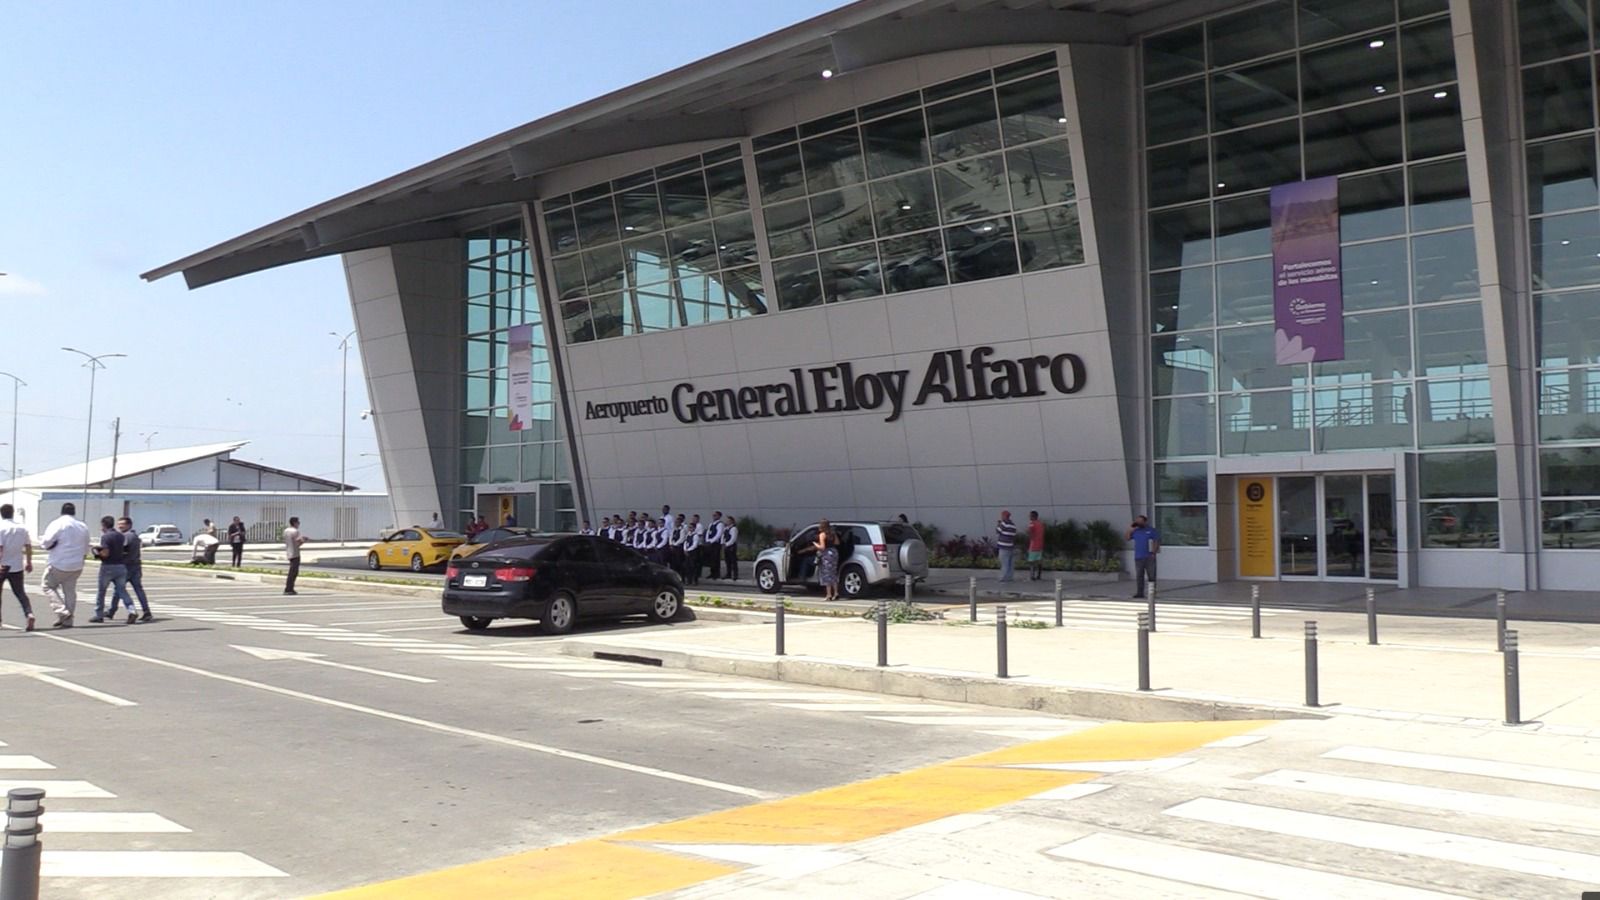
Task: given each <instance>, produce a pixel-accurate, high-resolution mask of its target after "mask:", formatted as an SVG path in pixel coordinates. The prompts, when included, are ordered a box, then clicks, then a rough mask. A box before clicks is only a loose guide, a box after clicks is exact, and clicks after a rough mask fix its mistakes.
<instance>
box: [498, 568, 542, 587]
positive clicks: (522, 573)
mask: <svg viewBox="0 0 1600 900" xmlns="http://www.w3.org/2000/svg"><path fill="white" fill-rule="evenodd" d="M535 571H537V570H536V569H534V567H533V566H506V567H505V568H503V569H495V570H494V577H495V578H496V579H498V580H499V581H500V582H502V583H505V582H508V581H532V580H533V573H534V572H535Z"/></svg>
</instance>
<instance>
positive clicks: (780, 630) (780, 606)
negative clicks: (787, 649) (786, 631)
mask: <svg viewBox="0 0 1600 900" xmlns="http://www.w3.org/2000/svg"><path fill="white" fill-rule="evenodd" d="M783 607H784V599H783V597H781V596H780V597H779V598H778V605H777V606H775V607H773V609H772V611H773V612H775V613H777V615H778V619H777V622H776V625H777V626H778V630H777V632H776V634H777V636H778V649H777V650H776V651H775V652H774V654H773V655H774V656H782V655H783Z"/></svg>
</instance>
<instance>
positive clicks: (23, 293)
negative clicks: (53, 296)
mask: <svg viewBox="0 0 1600 900" xmlns="http://www.w3.org/2000/svg"><path fill="white" fill-rule="evenodd" d="M47 293H49V292H48V291H46V290H45V289H44V285H43V284H41V283H40V282H37V281H34V280H33V279H32V278H27V277H24V276H22V275H18V274H16V273H14V272H13V273H11V274H8V275H4V276H0V297H43V296H44V295H45V294H47Z"/></svg>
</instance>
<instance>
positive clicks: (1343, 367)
mask: <svg viewBox="0 0 1600 900" xmlns="http://www.w3.org/2000/svg"><path fill="white" fill-rule="evenodd" d="M1430 312H1431V310H1430ZM1311 368H1312V377H1313V379H1314V380H1315V381H1316V383H1317V384H1319V385H1321V384H1339V383H1345V382H1347V381H1349V380H1351V379H1355V380H1360V381H1388V380H1391V379H1395V378H1409V377H1410V376H1411V314H1410V313H1409V312H1407V311H1406V310H1403V309H1399V310H1391V311H1389V312H1373V313H1357V314H1354V315H1346V316H1345V317H1344V359H1340V360H1330V361H1327V362H1318V363H1312V365H1311Z"/></svg>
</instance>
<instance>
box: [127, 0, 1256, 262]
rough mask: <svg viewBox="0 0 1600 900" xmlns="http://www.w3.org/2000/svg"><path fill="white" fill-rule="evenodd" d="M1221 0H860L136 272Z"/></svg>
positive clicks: (723, 133)
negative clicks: (922, 70)
mask: <svg viewBox="0 0 1600 900" xmlns="http://www.w3.org/2000/svg"><path fill="white" fill-rule="evenodd" d="M1234 5H1238V4H1237V2H1227V0H1178V2H1174V0H857V2H855V3H851V4H849V5H847V6H844V7H842V8H840V9H837V10H834V11H832V12H829V13H825V14H823V15H821V16H817V17H814V18H812V19H808V20H806V21H804V22H800V23H798V24H796V25H792V26H790V27H788V28H785V29H782V30H780V31H776V32H773V33H772V34H769V35H767V36H765V37H761V38H757V39H756V40H753V41H749V42H747V43H744V44H741V45H739V46H737V47H734V48H732V49H729V50H725V51H723V52H721V53H717V54H714V55H712V56H709V57H706V58H705V59H702V60H699V61H698V62H694V63H690V64H689V65H686V66H682V67H680V68H677V69H674V70H672V71H669V72H666V73H664V74H662V75H658V76H656V77H654V78H651V79H648V80H646V81H643V82H640V83H638V84H635V85H632V86H630V87H626V88H622V89H620V90H617V91H613V92H611V93H609V94H604V95H602V96H600V97H597V98H595V99H593V100H590V101H587V102H585V103H581V104H579V105H577V106H574V107H570V108H568V109H565V110H562V111H561V112H557V113H554V114H551V115H548V116H545V117H544V118H541V119H536V120H534V121H532V122H529V123H527V124H525V125H521V126H519V127H517V128H513V129H511V130H510V131H506V132H502V133H501V134H498V135H495V136H494V137H491V138H488V139H486V140H483V141H479V142H478V143H476V144H472V145H471V146H468V147H465V148H463V149H461V150H457V151H456V152H454V153H451V154H448V155H446V156H442V157H440V158H438V159H436V160H433V161H432V162H428V163H424V164H423V165H420V166H417V167H415V168H412V169H409V170H407V171H405V172H401V173H400V174H398V175H394V176H392V177H390V178H387V179H384V180H383V181H379V182H377V183H375V184H371V185H368V186H367V187H364V188H361V189H359V190H356V191H352V192H350V193H348V194H345V195H343V196H340V197H336V198H334V199H332V200H328V201H326V202H324V203H320V204H318V205H316V206H313V207H311V208H309V209H306V210H302V211H300V212H298V213H295V214H293V215H291V216H287V217H285V218H282V219H279V220H278V221H276V222H273V223H271V224H268V225H264V226H262V227H261V228H257V229H255V230H254V231H251V232H248V233H246V234H243V235H240V236H238V237H235V238H232V239H230V240H227V241H224V242H222V243H220V244H217V245H216V246H214V247H211V248H209V249H206V250H202V251H200V252H199V253H195V254H192V255H190V256H186V257H184V258H183V259H180V260H177V261H175V262H171V263H168V264H166V265H164V266H161V267H159V268H156V269H152V270H151V271H149V272H146V273H144V274H143V275H142V276H141V277H142V278H144V279H145V280H146V281H155V280H157V279H159V278H164V277H166V276H168V275H171V274H174V273H176V272H182V273H183V276H184V280H185V282H187V284H188V286H189V287H190V288H197V287H202V286H204V285H207V284H212V283H215V282H218V281H224V280H226V279H229V278H233V277H236V276H238V275H244V274H247V273H250V272H256V271H260V270H262V269H268V268H272V267H275V266H280V265H285V264H288V263H292V262H299V261H302V260H308V259H315V258H318V257H322V256H331V255H335V254H339V253H346V252H350V251H353V250H362V249H367V248H371V247H380V246H387V245H390V244H398V243H405V242H409V241H421V240H431V239H436V238H445V237H455V236H457V235H459V234H460V233H461V232H462V231H464V230H466V229H469V228H472V227H476V226H477V225H481V224H487V223H488V222H490V221H494V220H496V219H499V218H503V217H504V216H506V215H508V214H514V213H515V211H516V209H517V207H518V205H519V204H521V203H523V202H527V201H531V200H533V199H535V198H536V196H537V184H536V180H535V178H536V176H538V175H539V174H541V173H544V172H549V171H552V170H555V169H558V168H561V167H563V166H568V165H572V164H574V163H578V162H583V161H586V160H593V159H601V158H604V157H608V156H614V155H616V154H620V153H627V152H630V151H634V150H643V149H648V148H653V147H664V146H671V145H674V144H685V143H691V142H699V141H708V140H718V139H728V140H733V139H737V138H741V137H745V136H747V135H748V129H747V127H746V125H745V118H744V111H745V110H748V109H751V108H754V107H757V106H760V105H762V104H765V103H770V102H772V101H774V100H779V99H782V98H784V97H787V96H791V95H794V94H796V93H799V92H800V91H802V90H804V89H806V88H807V87H810V86H813V85H815V84H816V80H817V78H818V77H819V75H820V72H821V70H822V69H824V68H831V69H833V70H835V71H836V72H838V73H840V74H848V73H851V72H859V71H862V70H864V69H867V68H870V67H871V66H875V65H880V64H883V63H888V62H893V61H895V60H900V59H908V58H911V57H916V56H922V55H926V54H930V53H938V52H943V51H948V50H958V49H964V48H971V47H985V46H1006V45H1018V44H1065V43H1099V44H1126V43H1127V42H1128V41H1129V35H1131V34H1135V33H1137V32H1139V31H1145V30H1150V29H1152V28H1158V27H1162V26H1164V25H1167V24H1171V23H1172V22H1175V21H1178V20H1180V19H1182V18H1190V17H1193V16H1196V15H1203V14H1205V13H1207V12H1210V11H1213V10H1215V9H1218V8H1225V7H1228V6H1234Z"/></svg>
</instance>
